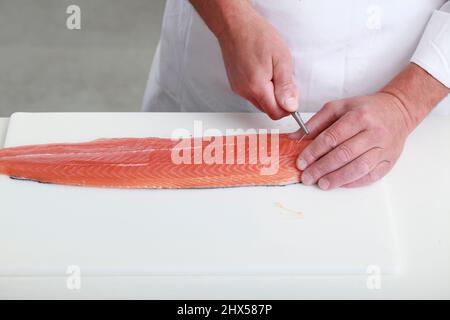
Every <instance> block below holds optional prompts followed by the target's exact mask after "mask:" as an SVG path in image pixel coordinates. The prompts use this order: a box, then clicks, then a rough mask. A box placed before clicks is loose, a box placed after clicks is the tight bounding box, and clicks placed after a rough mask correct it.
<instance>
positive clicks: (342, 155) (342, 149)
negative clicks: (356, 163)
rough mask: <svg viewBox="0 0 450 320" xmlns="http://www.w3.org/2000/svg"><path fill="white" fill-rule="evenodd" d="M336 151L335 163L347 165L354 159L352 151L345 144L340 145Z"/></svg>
mask: <svg viewBox="0 0 450 320" xmlns="http://www.w3.org/2000/svg"><path fill="white" fill-rule="evenodd" d="M336 151H337V153H336V157H337V161H339V162H341V163H347V162H349V161H351V160H353V158H354V153H353V150H352V149H351V148H350V147H349V146H347V145H345V144H341V145H340V146H339V147H337V150H336Z"/></svg>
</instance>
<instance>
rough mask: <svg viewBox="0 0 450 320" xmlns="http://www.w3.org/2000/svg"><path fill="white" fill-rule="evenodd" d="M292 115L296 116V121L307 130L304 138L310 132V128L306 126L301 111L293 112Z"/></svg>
mask: <svg viewBox="0 0 450 320" xmlns="http://www.w3.org/2000/svg"><path fill="white" fill-rule="evenodd" d="M291 115H292V117H294V119H295V121H297V123H298V125H299V126H300V128H302V130H303V131H304V132H305V135H304V136H303V137H302V139H303V138H304V137H305V136H307V135H308V134H309V130H308V128H307V127H306V125H305V123H304V122H303V119H302V117H301V116H300V113H299V112H297V111H296V112H291Z"/></svg>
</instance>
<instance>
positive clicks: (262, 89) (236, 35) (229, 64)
mask: <svg viewBox="0 0 450 320" xmlns="http://www.w3.org/2000/svg"><path fill="white" fill-rule="evenodd" d="M191 3H192V4H193V5H194V7H195V8H196V10H197V12H199V14H200V15H201V16H202V18H203V20H204V21H205V22H206V24H207V25H208V26H209V27H210V29H211V30H212V31H213V33H214V34H215V35H216V37H217V39H218V41H219V44H220V47H221V49H222V56H223V60H224V63H225V68H226V71H227V75H228V80H229V83H230V86H231V89H232V90H233V92H234V93H236V94H238V95H240V96H241V97H243V98H245V99H247V100H248V101H250V102H251V103H252V104H253V105H255V106H256V107H257V108H258V109H260V110H261V111H264V112H265V113H267V114H268V115H269V116H270V118H272V119H274V120H275V119H280V118H282V117H284V116H286V115H288V114H289V112H292V111H296V110H297V106H298V90H297V87H296V85H295V83H294V81H293V63H292V56H291V53H290V50H289V48H288V47H287V45H286V44H285V42H284V41H283V39H282V38H281V35H280V34H279V33H278V31H277V30H276V29H275V28H274V27H273V26H272V25H271V24H270V23H268V22H267V21H266V20H265V19H264V18H263V17H262V16H260V15H259V14H258V13H257V12H256V11H255V9H254V8H253V7H252V5H251V3H250V1H247V0H245V1H243V0H240V1H229V0H226V1H220V0H209V2H208V1H205V0H203V1H202V0H191ZM213 17H215V19H212V18H213ZM218 21H220V22H222V23H221V24H217V22H218ZM199 50H201V48H199Z"/></svg>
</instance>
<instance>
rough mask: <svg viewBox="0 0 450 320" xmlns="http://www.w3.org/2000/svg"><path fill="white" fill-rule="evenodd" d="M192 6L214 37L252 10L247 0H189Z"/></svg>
mask: <svg viewBox="0 0 450 320" xmlns="http://www.w3.org/2000/svg"><path fill="white" fill-rule="evenodd" d="M190 2H191V4H192V6H193V7H194V9H195V10H196V11H197V13H198V14H199V15H200V17H201V18H202V19H203V21H205V23H206V25H207V26H208V28H209V29H210V30H211V32H212V33H214V35H215V36H216V37H219V36H220V35H221V34H222V33H223V31H224V30H226V29H229V28H230V27H231V26H232V25H233V24H234V23H235V21H236V19H241V18H242V17H245V16H246V15H247V14H248V10H253V8H252V6H251V4H250V1H249V0H232V1H230V0H190Z"/></svg>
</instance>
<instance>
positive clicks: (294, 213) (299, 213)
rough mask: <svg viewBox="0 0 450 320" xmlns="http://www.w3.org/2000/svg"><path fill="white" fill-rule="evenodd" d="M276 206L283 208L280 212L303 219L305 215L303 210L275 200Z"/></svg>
mask: <svg viewBox="0 0 450 320" xmlns="http://www.w3.org/2000/svg"><path fill="white" fill-rule="evenodd" d="M275 207H277V208H279V209H281V211H280V214H283V215H289V216H291V217H295V218H299V219H303V218H304V217H305V216H304V214H303V212H302V211H298V210H293V209H290V208H287V207H286V206H284V205H283V204H282V203H281V202H275Z"/></svg>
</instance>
